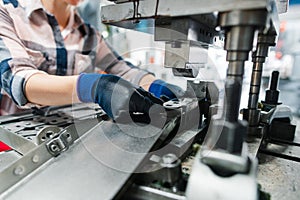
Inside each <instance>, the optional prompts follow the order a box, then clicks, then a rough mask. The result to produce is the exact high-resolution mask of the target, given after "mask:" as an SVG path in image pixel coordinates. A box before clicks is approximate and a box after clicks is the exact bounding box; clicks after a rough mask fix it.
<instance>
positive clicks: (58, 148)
mask: <svg viewBox="0 0 300 200" xmlns="http://www.w3.org/2000/svg"><path fill="white" fill-rule="evenodd" d="M73 142H74V140H73V139H72V136H71V134H70V133H69V132H68V131H66V130H64V131H63V132H62V133H61V134H59V135H57V136H56V137H55V138H53V139H52V140H50V141H49V142H47V144H46V147H47V150H48V152H49V153H50V154H51V155H53V156H58V155H59V154H60V153H61V152H63V151H66V150H68V148H69V146H70V145H71V144H72V143H73Z"/></svg>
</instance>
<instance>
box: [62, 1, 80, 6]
mask: <svg viewBox="0 0 300 200" xmlns="http://www.w3.org/2000/svg"><path fill="white" fill-rule="evenodd" d="M64 1H65V2H66V3H67V4H70V5H73V6H77V5H78V4H79V3H81V2H82V1H84V0H64Z"/></svg>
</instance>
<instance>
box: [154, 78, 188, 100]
mask: <svg viewBox="0 0 300 200" xmlns="http://www.w3.org/2000/svg"><path fill="white" fill-rule="evenodd" d="M149 92H151V93H152V94H153V95H154V96H156V97H157V98H162V99H164V100H172V99H178V98H179V97H182V96H183V95H184V94H185V92H184V91H183V90H182V89H181V88H180V87H179V86H176V85H173V84H169V83H166V82H165V81H163V80H160V79H158V80H155V81H153V82H152V83H151V85H150V87H149ZM166 98H167V99H166Z"/></svg>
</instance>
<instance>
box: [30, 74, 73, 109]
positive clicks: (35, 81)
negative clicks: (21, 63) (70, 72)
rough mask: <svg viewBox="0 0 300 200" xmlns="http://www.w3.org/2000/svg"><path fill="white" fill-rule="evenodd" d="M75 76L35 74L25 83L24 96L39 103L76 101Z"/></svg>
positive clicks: (32, 101) (63, 103)
mask: <svg viewBox="0 0 300 200" xmlns="http://www.w3.org/2000/svg"><path fill="white" fill-rule="evenodd" d="M77 78H78V76H54V75H48V74H35V75H33V76H31V77H30V78H29V79H28V81H27V83H26V86H25V94H26V97H27V99H28V101H29V102H31V103H35V104H39V105H49V106H51V105H65V104H71V103H78V102H79V100H78V97H77V92H76V82H77Z"/></svg>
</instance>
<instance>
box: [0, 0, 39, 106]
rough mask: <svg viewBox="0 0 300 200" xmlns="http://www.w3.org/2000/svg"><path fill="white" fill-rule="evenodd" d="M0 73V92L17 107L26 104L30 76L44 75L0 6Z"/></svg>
mask: <svg viewBox="0 0 300 200" xmlns="http://www.w3.org/2000/svg"><path fill="white" fill-rule="evenodd" d="M0 73H1V82H0V86H1V92H2V93H6V94H7V95H8V96H10V97H11V98H12V99H13V101H14V102H15V103H16V104H17V105H18V106H25V105H26V104H27V103H29V102H28V101H27V98H26V94H25V90H24V88H25V85H26V82H27V80H28V79H29V77H30V76H32V75H33V74H36V73H45V72H42V71H40V70H38V69H37V67H36V66H34V64H33V63H32V61H31V59H30V58H29V55H28V54H27V52H26V49H25V47H24V45H23V44H22V42H21V41H20V39H19V38H18V36H17V34H16V31H15V29H14V24H13V20H12V19H11V18H10V16H9V14H8V13H7V11H6V10H5V8H4V7H2V5H0Z"/></svg>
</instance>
